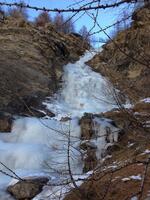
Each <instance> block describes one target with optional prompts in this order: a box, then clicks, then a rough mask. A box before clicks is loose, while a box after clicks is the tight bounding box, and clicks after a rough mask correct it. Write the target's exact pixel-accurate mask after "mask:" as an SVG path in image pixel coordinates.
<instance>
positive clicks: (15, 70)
mask: <svg viewBox="0 0 150 200" xmlns="http://www.w3.org/2000/svg"><path fill="white" fill-rule="evenodd" d="M0 44H1V45H0V110H6V111H9V112H11V113H17V114H18V113H20V112H23V111H24V110H25V109H27V107H28V106H29V107H31V106H37V104H39V102H40V101H41V100H42V99H43V98H44V97H45V96H46V95H51V94H53V93H54V91H55V90H56V89H57V88H58V86H59V83H60V80H61V76H62V73H63V68H62V66H63V65H65V64H67V63H68V62H74V61H76V60H78V59H79V56H81V55H82V54H83V53H84V51H85V49H87V48H88V45H87V44H85V42H84V43H83V42H82V38H80V37H76V36H75V35H74V34H68V35H65V34H63V33H58V32H56V30H55V29H54V28H53V26H52V25H50V24H49V25H47V26H46V27H44V28H43V29H41V28H37V27H35V26H34V25H32V24H30V23H28V22H25V21H24V20H23V19H17V20H16V19H13V18H7V19H5V21H4V23H0ZM82 44H83V45H82ZM31 97H32V98H31Z"/></svg>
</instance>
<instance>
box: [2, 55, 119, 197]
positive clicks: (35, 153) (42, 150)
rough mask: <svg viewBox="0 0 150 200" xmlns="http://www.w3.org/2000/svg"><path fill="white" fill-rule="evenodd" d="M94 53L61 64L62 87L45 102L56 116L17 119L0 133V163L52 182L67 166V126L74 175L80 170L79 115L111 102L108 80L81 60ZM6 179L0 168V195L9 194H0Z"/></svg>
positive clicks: (110, 105) (103, 108) (105, 107)
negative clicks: (62, 70) (64, 120)
mask: <svg viewBox="0 0 150 200" xmlns="http://www.w3.org/2000/svg"><path fill="white" fill-rule="evenodd" d="M94 55H95V53H91V52H86V53H85V55H84V56H82V57H81V58H80V60H79V61H77V62H76V63H74V64H71V63H69V64H68V65H66V66H64V76H63V83H62V89H61V90H59V91H58V93H57V94H55V96H54V97H51V98H48V99H47V100H46V101H45V102H44V104H46V105H47V107H48V109H49V110H51V111H52V112H54V113H55V114H56V117H55V118H51V119H50V118H49V119H44V118H43V119H38V118H34V117H28V118H23V117H22V118H18V119H16V120H15V122H14V125H13V129H12V132H11V133H0V162H2V163H3V164H4V165H5V166H7V167H8V168H10V169H11V170H13V171H14V172H15V173H16V174H17V175H18V176H20V177H28V176H40V175H46V176H49V177H50V179H51V181H53V182H54V183H56V182H58V181H60V180H61V179H63V178H64V176H66V175H64V174H65V173H66V171H67V169H68V165H67V159H68V155H67V145H68V133H69V131H70V133H71V141H70V142H71V153H72V154H73V156H72V157H73V159H71V167H72V170H73V171H74V173H76V174H80V173H81V172H82V167H83V166H82V160H81V154H80V151H79V144H80V127H79V125H78V119H79V117H81V116H82V115H83V114H84V113H85V112H87V113H100V112H104V111H108V110H110V109H112V108H113V107H115V103H114V101H113V98H112V96H111V92H112V91H111V86H110V84H108V82H107V80H106V79H105V78H103V77H102V76H101V75H100V74H98V73H96V72H94V71H92V70H91V68H90V67H89V66H87V65H86V64H85V63H86V62H87V61H88V60H90V59H91V58H92V57H93V56H94ZM65 116H69V117H71V118H72V120H71V121H68V122H61V121H60V119H61V117H65ZM5 166H3V165H0V170H2V171H4V172H5V173H6V174H7V173H8V174H10V175H12V176H15V175H14V174H12V172H10V171H9V170H8V169H7V168H6V167H5ZM58 172H60V173H58ZM60 174H61V176H60ZM11 180H12V178H11V177H9V176H6V175H4V174H2V173H0V199H1V200H6V199H11V197H10V196H8V194H4V190H5V188H6V187H7V185H8V184H9V183H10V181H11ZM36 199H38V198H36ZM39 199H40V198H39ZM45 199H46V198H45Z"/></svg>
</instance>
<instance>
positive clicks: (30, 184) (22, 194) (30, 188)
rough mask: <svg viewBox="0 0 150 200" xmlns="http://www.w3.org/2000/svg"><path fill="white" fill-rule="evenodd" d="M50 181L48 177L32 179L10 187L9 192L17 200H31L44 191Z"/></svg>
mask: <svg viewBox="0 0 150 200" xmlns="http://www.w3.org/2000/svg"><path fill="white" fill-rule="evenodd" d="M48 181H49V179H48V178H46V177H37V178H30V179H26V180H24V181H19V182H17V183H16V184H15V185H10V186H8V188H7V191H8V192H9V193H10V194H11V195H12V196H13V197H15V198H16V199H17V200H23V199H24V200H31V199H32V198H33V197H35V196H36V195H37V194H39V193H40V192H41V191H42V188H43V186H44V185H46V184H47V182H48Z"/></svg>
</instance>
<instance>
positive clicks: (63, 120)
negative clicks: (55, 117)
mask: <svg viewBox="0 0 150 200" xmlns="http://www.w3.org/2000/svg"><path fill="white" fill-rule="evenodd" d="M70 120H71V118H70V117H62V118H61V120H60V121H61V122H67V121H70Z"/></svg>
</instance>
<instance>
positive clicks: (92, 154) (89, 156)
mask: <svg viewBox="0 0 150 200" xmlns="http://www.w3.org/2000/svg"><path fill="white" fill-rule="evenodd" d="M97 162H98V160H97V157H96V150H95V149H90V148H88V149H87V152H86V155H85V157H84V167H83V172H84V173H86V172H88V171H90V170H93V169H94V168H95V167H96V165H97Z"/></svg>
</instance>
